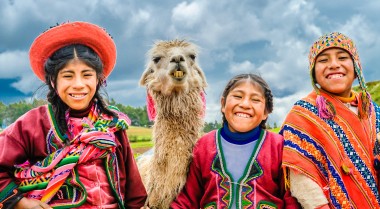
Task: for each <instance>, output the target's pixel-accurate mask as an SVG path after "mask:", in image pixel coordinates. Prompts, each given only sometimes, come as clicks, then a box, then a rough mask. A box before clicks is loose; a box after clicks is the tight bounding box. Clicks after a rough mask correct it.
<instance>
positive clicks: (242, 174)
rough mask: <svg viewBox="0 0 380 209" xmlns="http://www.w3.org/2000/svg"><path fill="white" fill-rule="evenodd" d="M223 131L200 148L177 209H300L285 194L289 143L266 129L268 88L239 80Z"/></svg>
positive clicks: (228, 96)
mask: <svg viewBox="0 0 380 209" xmlns="http://www.w3.org/2000/svg"><path fill="white" fill-rule="evenodd" d="M221 106H222V114H223V127H222V128H221V129H219V130H214V131H212V132H210V133H208V134H206V135H204V136H203V137H202V138H201V139H200V140H199V141H198V142H197V144H196V146H195V148H194V151H193V154H194V158H193V161H192V163H191V165H190V170H189V174H188V179H187V182H186V184H185V187H184V189H183V190H182V192H181V193H180V194H179V195H178V197H177V199H176V200H175V201H174V202H173V203H172V204H171V207H172V208H285V207H287V208H298V203H297V201H295V199H293V198H292V197H291V196H290V195H289V194H285V193H284V185H283V177H282V170H281V158H282V148H283V138H282V136H281V135H279V134H275V133H272V132H269V131H266V130H265V122H266V120H267V118H268V114H269V113H271V112H272V110H273V96H272V93H271V90H270V89H269V86H268V85H267V83H266V82H265V81H264V80H263V79H262V78H261V77H259V76H257V75H254V74H241V75H237V76H235V77H234V78H232V79H231V80H230V82H229V83H228V84H227V86H226V88H225V90H224V92H223V95H222V98H221Z"/></svg>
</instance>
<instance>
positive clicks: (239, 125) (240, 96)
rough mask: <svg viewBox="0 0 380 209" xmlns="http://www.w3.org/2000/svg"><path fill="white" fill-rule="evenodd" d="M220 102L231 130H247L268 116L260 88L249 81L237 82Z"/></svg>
mask: <svg viewBox="0 0 380 209" xmlns="http://www.w3.org/2000/svg"><path fill="white" fill-rule="evenodd" d="M221 103H222V112H223V113H224V116H225V118H226V120H227V121H228V128H229V129H230V131H231V132H248V131H250V130H252V129H254V128H256V127H257V126H259V125H260V123H261V121H263V120H265V119H266V118H267V117H268V114H267V113H266V111H265V97H264V95H263V92H262V89H261V88H260V87H259V86H257V85H254V84H252V83H251V82H250V81H244V82H242V83H240V84H238V85H237V86H236V87H235V88H234V89H232V90H231V91H230V92H229V93H228V95H227V97H226V98H222V100H221Z"/></svg>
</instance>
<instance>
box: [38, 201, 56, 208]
mask: <svg viewBox="0 0 380 209" xmlns="http://www.w3.org/2000/svg"><path fill="white" fill-rule="evenodd" d="M40 206H41V207H42V208H43V209H53V208H52V207H50V206H49V205H48V204H46V203H44V202H40Z"/></svg>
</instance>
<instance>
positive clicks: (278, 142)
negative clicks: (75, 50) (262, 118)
mask: <svg viewBox="0 0 380 209" xmlns="http://www.w3.org/2000/svg"><path fill="white" fill-rule="evenodd" d="M265 134H266V136H265V140H267V141H270V143H271V144H272V145H274V146H283V144H284V137H283V136H282V135H280V134H278V133H274V132H272V131H268V130H265Z"/></svg>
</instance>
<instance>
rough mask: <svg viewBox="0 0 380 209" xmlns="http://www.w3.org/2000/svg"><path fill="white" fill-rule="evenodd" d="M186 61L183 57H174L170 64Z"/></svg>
mask: <svg viewBox="0 0 380 209" xmlns="http://www.w3.org/2000/svg"><path fill="white" fill-rule="evenodd" d="M184 61H185V57H184V56H183V55H174V56H172V57H171V59H170V62H176V63H180V62H184Z"/></svg>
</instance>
